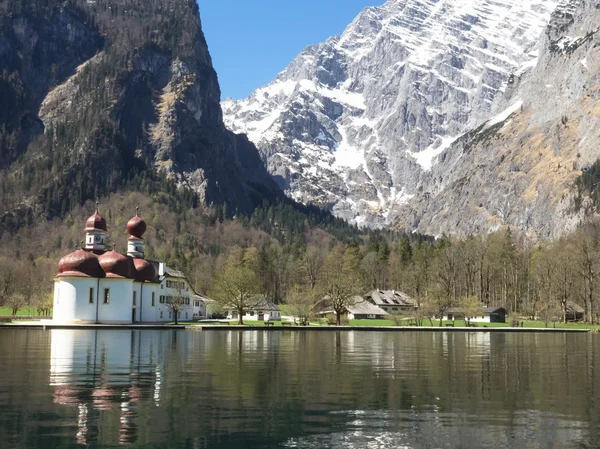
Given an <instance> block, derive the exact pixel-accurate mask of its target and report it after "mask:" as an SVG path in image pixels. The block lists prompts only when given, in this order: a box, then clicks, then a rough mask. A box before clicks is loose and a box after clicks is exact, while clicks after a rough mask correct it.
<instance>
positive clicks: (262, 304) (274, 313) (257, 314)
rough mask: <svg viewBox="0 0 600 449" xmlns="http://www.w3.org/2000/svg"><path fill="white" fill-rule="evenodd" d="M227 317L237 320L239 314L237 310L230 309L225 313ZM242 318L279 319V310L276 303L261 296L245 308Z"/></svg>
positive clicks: (258, 319)
mask: <svg viewBox="0 0 600 449" xmlns="http://www.w3.org/2000/svg"><path fill="white" fill-rule="evenodd" d="M227 318H228V319H230V320H237V319H238V318H239V315H238V313H237V311H235V310H230V311H229V312H228V313H227ZM242 318H243V319H244V320H245V321H281V310H280V309H279V307H278V306H277V304H275V303H273V302H271V301H269V300H267V299H266V298H264V297H263V298H262V299H261V300H259V301H257V302H256V304H255V306H254V307H252V308H250V309H249V310H247V311H246V314H245V315H244V316H243V317H242Z"/></svg>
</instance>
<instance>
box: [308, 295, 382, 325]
mask: <svg viewBox="0 0 600 449" xmlns="http://www.w3.org/2000/svg"><path fill="white" fill-rule="evenodd" d="M315 310H316V312H317V313H318V314H319V315H321V316H326V315H334V314H335V311H334V310H333V308H332V307H331V304H329V301H328V300H327V298H324V299H323V300H321V301H320V302H319V303H318V304H317V305H316V306H315ZM343 316H344V317H346V318H348V319H349V320H381V319H385V318H386V317H387V316H388V313H387V312H386V311H385V310H383V309H382V308H380V307H377V306H376V305H375V304H371V303H370V302H369V301H367V300H366V299H365V298H362V297H360V296H356V297H354V298H353V300H352V301H349V304H348V305H347V306H346V310H345V311H344V314H343Z"/></svg>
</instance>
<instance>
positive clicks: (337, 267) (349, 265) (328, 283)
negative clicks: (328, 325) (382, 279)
mask: <svg viewBox="0 0 600 449" xmlns="http://www.w3.org/2000/svg"><path fill="white" fill-rule="evenodd" d="M357 268H358V260H357V256H356V254H355V253H354V251H352V250H345V249H344V248H343V247H341V246H338V247H336V248H334V250H333V251H332V252H331V253H330V254H329V257H328V258H327V261H326V263H325V265H324V267H323V275H322V278H321V283H320V289H319V290H320V292H321V294H322V295H323V297H324V298H323V300H322V302H323V306H327V307H331V309H332V310H333V312H334V313H335V319H336V324H337V325H338V326H339V325H340V324H341V322H342V315H343V314H344V313H345V312H346V310H347V309H348V307H350V306H353V305H355V304H356V303H357V302H360V301H362V298H360V301H359V300H357V295H360V294H361V293H362V289H363V286H362V282H361V277H360V274H359V273H358V269H357Z"/></svg>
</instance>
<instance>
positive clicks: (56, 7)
mask: <svg viewBox="0 0 600 449" xmlns="http://www.w3.org/2000/svg"><path fill="white" fill-rule="evenodd" d="M0 74H2V76H0V94H2V95H0V110H1V111H2V114H3V115H0V154H1V156H2V157H1V162H0V168H2V170H0V217H3V220H2V222H4V223H5V224H6V226H7V227H9V224H10V225H11V226H13V227H15V226H16V227H17V228H18V226H19V225H20V223H22V221H23V217H25V220H29V221H30V220H31V219H32V218H33V217H36V216H39V215H45V216H46V217H51V216H53V215H60V214H64V213H65V212H66V211H68V210H70V209H72V208H73V207H74V206H76V205H78V204H82V203H83V202H84V201H85V200H87V199H92V198H97V197H98V196H102V195H106V194H110V193H113V192H115V191H118V190H119V189H121V188H123V187H125V186H126V185H129V186H130V187H134V188H137V189H142V190H144V191H146V192H147V193H151V194H158V192H160V190H163V189H164V190H168V188H170V187H168V186H167V185H166V183H170V185H175V186H179V187H180V188H181V187H185V188H187V189H189V190H190V191H193V192H195V193H196V194H197V195H198V198H199V199H200V201H201V202H204V203H206V204H209V203H218V204H226V205H227V206H228V209H229V210H230V211H231V212H234V211H236V210H239V211H240V212H244V213H251V212H252V211H253V210H254V208H255V207H256V206H257V205H261V204H263V201H265V200H268V201H274V200H276V199H278V198H282V197H283V194H282V192H281V191H280V189H279V188H278V187H277V185H276V184H275V183H274V182H273V180H272V179H271V177H270V176H269V175H268V173H267V171H266V170H265V168H264V166H263V164H262V162H261V159H260V157H259V155H258V153H257V151H256V148H255V147H254V146H253V145H252V144H251V143H250V142H249V141H248V139H246V138H245V136H240V135H235V134H234V133H232V132H231V131H229V130H227V129H226V128H225V126H224V124H223V120H222V112H221V107H220V89H219V85H218V81H217V76H216V73H215V71H214V69H213V66H212V61H211V58H210V54H209V51H208V47H207V44H206V41H205V38H204V35H203V33H202V28H201V22H200V16H199V10H198V5H197V4H196V2H195V1H194V0H169V1H165V0H119V1H116V0H97V1H94V2H90V1H86V0H69V1H67V2H63V1H54V0H44V1H42V0H40V1H37V0H36V1H32V2H27V3H24V2H8V3H6V2H3V3H1V4H0ZM15 221H16V223H15Z"/></svg>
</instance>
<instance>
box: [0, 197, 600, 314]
mask: <svg viewBox="0 0 600 449" xmlns="http://www.w3.org/2000/svg"><path fill="white" fill-rule="evenodd" d="M159 195H163V194H162V193H160V194H159ZM164 198H165V199H168V198H169V197H168V196H166V195H165V196H164ZM181 204H184V202H173V203H169V202H168V201H164V202H163V201H161V200H159V199H158V198H157V197H153V198H151V197H149V196H147V195H145V194H141V193H139V192H124V193H122V194H115V195H112V196H110V197H108V198H105V199H103V201H102V203H101V205H100V211H101V213H102V214H103V216H104V217H105V218H106V220H107V222H108V226H109V233H108V236H107V237H108V242H109V245H112V244H113V243H114V244H115V245H116V249H117V251H121V252H124V251H125V248H126V239H127V235H128V234H127V232H126V230H125V225H126V223H127V221H128V220H129V219H130V218H131V216H132V215H133V214H134V213H135V207H136V206H138V205H139V206H140V211H141V215H142V217H143V218H144V219H145V220H146V223H147V224H148V231H147V233H146V245H145V247H146V257H147V258H149V259H154V260H164V261H166V262H167V263H168V264H169V265H170V266H172V267H174V268H178V269H181V270H183V271H184V272H185V273H186V274H187V275H188V276H189V278H190V280H191V282H192V283H193V285H194V286H195V288H196V289H197V290H198V291H199V292H201V293H203V294H209V295H213V294H215V295H218V294H219V291H218V289H219V281H220V280H222V278H223V276H226V275H228V274H231V273H235V272H236V270H242V269H243V270H244V271H245V272H249V273H251V275H252V279H254V280H255V283H253V288H252V293H253V294H264V295H266V296H267V297H268V298H269V299H272V300H273V301H275V302H277V303H283V302H287V303H292V304H293V303H294V302H296V301H301V302H302V303H303V304H306V303H307V301H308V303H309V304H312V303H314V302H315V301H317V300H318V299H320V298H321V297H322V295H323V293H324V292H325V291H326V289H327V288H328V285H327V283H328V282H329V279H328V275H329V274H330V273H332V272H334V273H340V274H341V275H343V279H347V280H349V281H350V280H351V283H352V289H353V292H356V293H360V294H365V293H367V292H368V291H370V290H371V289H374V288H379V289H395V290H400V291H404V292H405V293H407V294H409V295H411V296H412V297H413V298H415V299H416V300H417V302H418V303H419V304H420V306H421V312H420V313H421V314H427V316H433V315H437V314H440V313H443V311H444V310H447V309H448V308H450V307H457V306H465V305H467V306H472V305H473V303H483V304H487V305H492V306H505V307H507V309H508V310H509V312H510V313H511V314H514V315H515V316H521V317H537V318H538V319H543V320H546V321H548V322H551V321H560V320H562V319H563V317H564V313H565V309H566V308H567V306H571V305H572V304H578V305H580V306H581V307H582V308H583V309H584V310H585V319H586V320H587V321H589V322H595V323H600V276H599V275H598V273H600V223H597V222H595V223H590V224H588V225H587V226H585V227H583V228H581V229H579V230H578V231H577V232H576V233H574V234H572V235H570V236H567V237H564V238H561V239H559V240H556V241H554V242H552V243H547V242H541V243H535V242H532V241H531V240H529V239H528V238H527V236H525V235H523V234H520V233H518V232H517V231H512V230H510V229H508V228H507V229H504V230H500V231H497V232H495V233H492V234H490V235H488V236H477V237H475V236H473V237H469V238H466V239H452V238H448V237H441V238H438V239H437V240H435V239H432V238H427V237H424V236H419V235H417V234H411V235H406V234H403V233H384V232H379V231H370V232H368V233H364V234H361V233H359V232H358V231H357V230H356V228H353V227H350V226H348V225H345V224H343V222H339V221H333V220H332V221H327V220H326V219H325V218H324V217H330V216H329V215H326V214H325V215H322V214H323V213H319V212H317V211H313V212H314V213H309V212H305V213H299V212H298V211H297V210H296V208H295V207H292V206H289V205H284V204H279V205H276V206H268V205H267V206H266V207H264V208H262V207H261V208H258V209H257V210H256V211H255V213H254V214H253V215H252V216H251V217H250V218H248V217H246V216H245V215H238V216H236V217H235V218H233V219H227V218H226V211H224V210H223V207H221V206H215V207H210V208H206V209H202V208H187V207H184V206H180V205H181ZM93 208H94V205H93V203H92V202H88V203H87V204H86V205H85V206H84V207H76V208H75V209H74V210H73V211H72V212H71V213H69V214H68V215H67V217H66V219H65V220H62V219H58V218H56V219H54V220H52V221H50V222H48V223H47V222H43V221H42V222H40V223H38V224H35V225H33V226H29V227H26V228H23V229H21V230H20V231H19V232H18V233H16V234H12V235H11V234H9V233H4V234H3V236H2V237H1V238H0V301H4V304H5V305H7V306H9V305H11V304H15V303H16V304H18V305H21V306H23V305H25V304H29V305H33V306H34V307H38V306H39V305H40V303H43V302H46V304H48V299H49V298H51V292H52V278H53V276H54V275H55V274H56V269H57V264H58V260H59V258H60V257H61V256H63V255H64V254H66V253H68V252H70V251H72V250H73V249H74V248H75V245H77V244H78V243H79V242H80V240H81V239H82V238H83V235H84V234H83V223H84V222H85V219H86V218H87V217H88V216H89V214H90V212H91V211H92V210H93ZM46 307H48V305H46Z"/></svg>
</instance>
